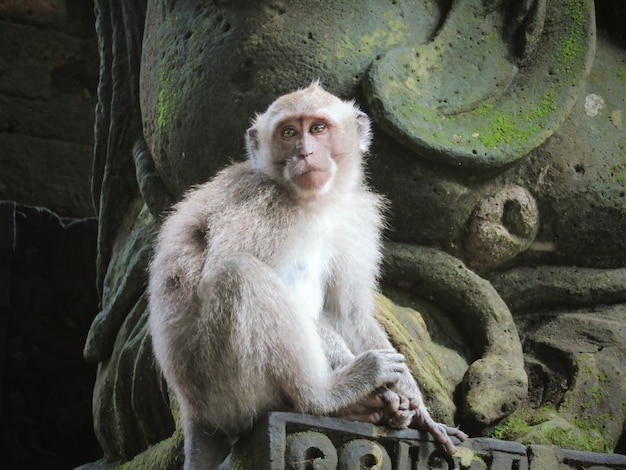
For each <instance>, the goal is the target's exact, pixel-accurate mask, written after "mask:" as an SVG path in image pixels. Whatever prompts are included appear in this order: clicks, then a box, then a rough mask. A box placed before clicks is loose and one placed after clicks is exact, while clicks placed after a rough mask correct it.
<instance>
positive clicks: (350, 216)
mask: <svg viewBox="0 0 626 470" xmlns="http://www.w3.org/2000/svg"><path fill="white" fill-rule="evenodd" d="M245 139H246V150H247V157H248V158H247V159H246V160H245V161H242V162H238V163H231V164H230V165H228V166H226V168H224V169H223V170H221V171H220V172H218V173H217V174H216V175H215V176H214V177H213V178H212V179H211V180H209V182H207V183H204V184H201V185H199V186H197V187H195V188H193V189H192V190H191V191H189V192H188V193H187V194H186V195H185V196H184V198H183V199H182V201H181V202H179V203H178V204H176V205H175V206H174V208H173V210H172V211H171V213H170V214H168V215H167V216H166V217H165V219H164V221H163V224H162V226H161V229H160V231H159V234H158V236H157V242H156V245H155V250H154V256H153V259H152V261H151V263H150V267H149V282H148V299H149V301H148V302H149V303H148V305H149V328H150V333H151V337H152V344H153V349H154V354H155V357H156V360H157V363H158V364H159V366H160V368H161V370H162V372H163V375H164V377H165V379H166V381H167V383H168V385H169V386H170V387H171V388H172V390H173V391H174V393H175V396H176V399H177V402H178V404H179V408H180V419H181V426H182V429H183V435H184V441H185V442H184V452H185V469H186V470H191V469H197V468H218V466H219V465H220V463H221V462H222V461H223V460H224V459H225V458H226V457H227V456H228V454H229V452H230V449H231V446H232V444H233V443H234V442H236V440H237V439H238V437H239V436H241V435H242V434H244V433H246V432H248V431H249V430H250V429H251V427H252V426H253V424H254V423H255V420H256V418H257V417H259V416H260V415H262V414H264V413H268V412H270V411H279V410H289V411H295V412H302V413H311V414H318V415H328V416H339V417H347V418H350V419H358V420H362V421H369V422H373V423H376V424H386V425H390V426H396V427H405V426H407V425H408V426H411V427H415V428H419V429H422V430H427V431H429V432H431V433H432V434H433V435H434V437H435V438H436V440H437V441H439V442H440V443H441V444H442V445H443V446H444V447H445V448H446V450H447V451H448V452H449V453H451V454H453V453H454V452H455V447H454V445H453V443H452V440H451V437H450V436H455V437H457V438H459V439H460V440H465V439H466V438H467V435H466V434H465V433H463V432H462V431H460V430H459V429H457V428H452V427H447V426H445V425H443V424H439V423H436V422H435V421H434V420H433V419H432V418H431V417H430V415H429V413H428V411H427V409H426V407H425V404H424V401H423V399H422V395H421V393H420V390H419V387H418V385H417V383H416V381H415V379H414V378H413V377H412V375H411V373H410V371H409V368H408V366H407V364H406V360H405V358H404V356H403V355H401V354H400V353H398V352H397V351H396V350H395V349H394V348H393V346H392V344H391V342H390V340H389V338H388V337H387V335H386V333H385V331H384V330H383V328H382V326H381V325H380V324H379V323H378V322H377V320H376V319H375V316H374V310H375V305H374V295H375V292H376V289H377V286H378V279H379V277H380V263H381V258H382V255H381V237H382V231H383V229H384V227H385V225H384V224H385V221H384V215H383V213H384V210H385V208H386V202H385V200H384V198H383V197H382V196H380V195H378V194H377V193H375V192H374V191H373V190H372V189H371V188H369V186H368V184H367V182H366V177H365V168H364V167H365V156H366V155H367V152H368V150H369V146H370V143H371V139H372V131H371V124H370V120H369V118H368V116H367V115H366V114H365V113H364V112H363V111H361V110H360V109H359V108H358V107H357V105H356V103H355V102H354V101H344V100H342V99H340V98H338V97H336V96H334V95H332V94H331V93H328V92H327V91H325V90H324V89H323V88H322V87H321V85H320V84H319V82H313V83H312V84H311V85H310V86H308V87H307V88H303V89H299V90H297V91H294V92H292V93H289V94H286V95H283V96H281V97H279V98H278V99H276V100H275V101H274V102H273V103H272V104H271V105H270V106H269V107H268V108H267V110H266V111H265V112H264V113H262V114H258V115H256V117H255V118H254V119H253V120H252V122H251V126H250V128H249V129H248V130H247V132H246V134H245Z"/></svg>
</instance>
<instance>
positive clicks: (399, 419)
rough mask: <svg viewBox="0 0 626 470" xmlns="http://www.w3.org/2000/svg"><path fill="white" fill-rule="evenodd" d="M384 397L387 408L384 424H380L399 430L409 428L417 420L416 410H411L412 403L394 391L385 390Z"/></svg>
mask: <svg viewBox="0 0 626 470" xmlns="http://www.w3.org/2000/svg"><path fill="white" fill-rule="evenodd" d="M382 397H383V399H384V400H385V404H386V406H385V413H384V416H383V419H382V422H381V423H379V424H384V425H385V426H389V427H390V428H397V429H402V428H407V427H409V425H410V424H411V423H412V422H413V420H414V419H415V410H412V409H411V408H410V404H411V403H410V401H409V400H408V399H407V398H406V397H403V396H400V395H398V394H397V393H396V392H395V391H393V390H385V391H384V392H383V394H382Z"/></svg>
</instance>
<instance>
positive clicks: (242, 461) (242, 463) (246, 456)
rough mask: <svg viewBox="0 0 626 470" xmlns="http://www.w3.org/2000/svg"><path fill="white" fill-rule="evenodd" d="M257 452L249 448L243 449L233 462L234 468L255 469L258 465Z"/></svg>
mask: <svg viewBox="0 0 626 470" xmlns="http://www.w3.org/2000/svg"><path fill="white" fill-rule="evenodd" d="M257 464H258V462H257V457H256V454H255V453H254V452H253V451H252V450H250V449H249V448H245V449H243V450H242V451H241V452H239V453H238V454H237V459H236V460H235V461H234V462H232V463H231V465H230V467H228V468H230V469H232V470H254V469H255V468H257V467H258V465H257Z"/></svg>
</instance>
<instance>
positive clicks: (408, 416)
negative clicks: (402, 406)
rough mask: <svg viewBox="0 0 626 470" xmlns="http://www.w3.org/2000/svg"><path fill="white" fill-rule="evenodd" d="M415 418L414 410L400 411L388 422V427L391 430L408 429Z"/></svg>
mask: <svg viewBox="0 0 626 470" xmlns="http://www.w3.org/2000/svg"><path fill="white" fill-rule="evenodd" d="M414 416H415V411H413V410H398V411H396V413H395V414H394V415H393V416H391V417H390V418H389V421H388V422H387V426H389V427H390V428H397V429H400V428H407V427H408V426H409V424H411V421H413V418H414Z"/></svg>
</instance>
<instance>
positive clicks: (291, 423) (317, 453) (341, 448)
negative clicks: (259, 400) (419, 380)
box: [229, 412, 626, 470]
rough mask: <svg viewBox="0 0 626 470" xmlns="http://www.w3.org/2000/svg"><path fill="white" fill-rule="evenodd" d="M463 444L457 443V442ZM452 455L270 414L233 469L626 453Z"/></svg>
mask: <svg viewBox="0 0 626 470" xmlns="http://www.w3.org/2000/svg"><path fill="white" fill-rule="evenodd" d="M455 443H457V444H458V441H457V440H455ZM459 447H460V448H467V449H471V450H472V451H473V454H474V455H473V456H472V455H471V453H469V452H459V453H458V454H457V455H455V456H453V457H452V456H449V455H447V454H446V453H445V451H444V450H443V448H442V447H441V446H440V445H439V444H438V443H437V442H435V441H434V439H433V438H432V437H431V436H430V435H429V434H427V433H424V432H420V431H416V430H413V429H404V430H391V429H386V428H382V427H378V426H374V425H371V424H367V423H360V422H354V421H347V420H343V419H336V418H328V417H320V416H311V415H303V414H297V413H279V412H276V413H271V414H269V415H268V416H266V417H264V418H262V419H261V420H259V422H258V423H257V425H256V426H255V428H254V430H253V432H252V433H251V434H250V435H248V436H247V437H246V438H244V439H242V440H240V441H239V442H238V443H237V445H236V446H235V449H234V451H233V454H232V456H231V462H230V464H229V468H237V469H248V468H249V469H258V470H266V469H267V470H270V469H271V470H283V469H294V470H295V469H309V468H310V469H316V470H326V469H329V470H330V469H335V468H341V469H362V468H377V469H378V468H380V469H382V470H400V469H407V470H422V469H424V470H425V469H433V468H437V469H450V470H452V469H471V470H478V469H497V470H500V469H507V470H508V469H511V470H533V469H534V470H547V469H555V470H556V469H559V470H561V469H562V470H568V469H580V468H587V469H590V468H593V469H595V470H599V469H626V455H621V454H598V453H593V452H581V451H574V450H566V449H559V448H557V447H553V446H538V445H531V446H524V445H522V444H519V443H516V442H507V441H499V440H496V439H488V438H471V439H469V440H468V441H466V442H465V443H463V444H462V445H460V446H459Z"/></svg>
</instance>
